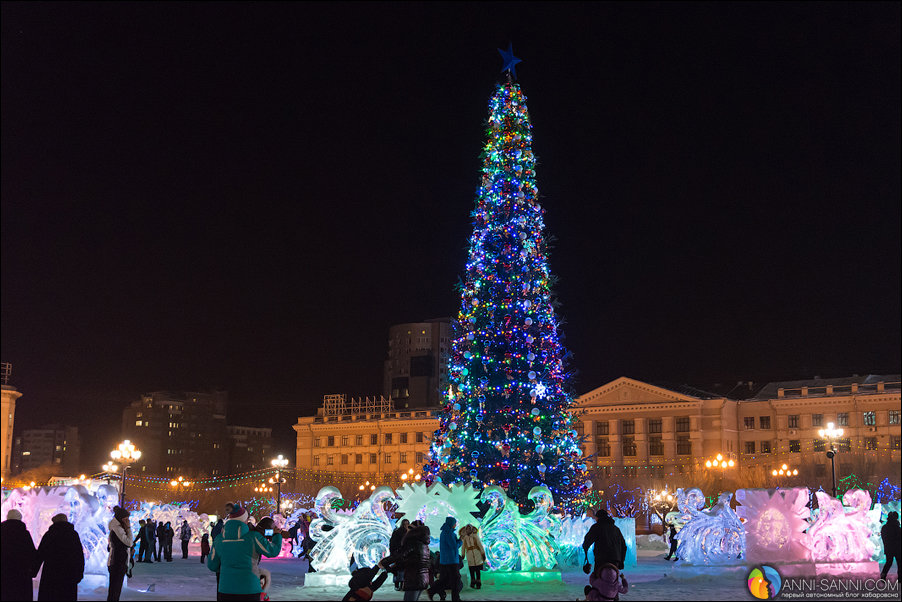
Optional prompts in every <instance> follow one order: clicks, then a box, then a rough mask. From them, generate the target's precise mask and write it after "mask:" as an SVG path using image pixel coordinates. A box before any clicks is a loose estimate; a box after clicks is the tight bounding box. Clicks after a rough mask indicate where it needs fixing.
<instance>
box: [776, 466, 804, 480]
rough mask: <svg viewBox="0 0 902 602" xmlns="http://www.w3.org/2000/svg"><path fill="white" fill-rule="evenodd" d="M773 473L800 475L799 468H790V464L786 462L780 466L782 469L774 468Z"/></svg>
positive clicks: (778, 475)
mask: <svg viewBox="0 0 902 602" xmlns="http://www.w3.org/2000/svg"><path fill="white" fill-rule="evenodd" d="M771 474H772V475H773V476H775V477H797V476H798V475H799V469H798V468H790V467H789V466H788V465H786V464H784V465H783V466H781V467H780V470H777V469H774V470H772V471H771Z"/></svg>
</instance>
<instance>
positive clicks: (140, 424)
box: [135, 420, 144, 426]
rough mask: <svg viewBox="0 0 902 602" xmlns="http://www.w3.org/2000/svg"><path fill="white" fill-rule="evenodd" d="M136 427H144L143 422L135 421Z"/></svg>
mask: <svg viewBox="0 0 902 602" xmlns="http://www.w3.org/2000/svg"><path fill="white" fill-rule="evenodd" d="M135 426H144V421H143V420H135Z"/></svg>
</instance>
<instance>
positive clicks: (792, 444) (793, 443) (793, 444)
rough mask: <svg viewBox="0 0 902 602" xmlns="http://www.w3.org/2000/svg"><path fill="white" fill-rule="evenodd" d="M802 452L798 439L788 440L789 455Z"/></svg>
mask: <svg viewBox="0 0 902 602" xmlns="http://www.w3.org/2000/svg"><path fill="white" fill-rule="evenodd" d="M801 451H802V442H801V441H799V440H798V439H790V440H789V453H791V454H797V453H799V452H801Z"/></svg>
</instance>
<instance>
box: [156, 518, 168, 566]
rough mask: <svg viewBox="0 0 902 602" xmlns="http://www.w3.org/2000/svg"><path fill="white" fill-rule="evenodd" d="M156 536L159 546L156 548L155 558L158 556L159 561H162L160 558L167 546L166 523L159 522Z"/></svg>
mask: <svg viewBox="0 0 902 602" xmlns="http://www.w3.org/2000/svg"><path fill="white" fill-rule="evenodd" d="M156 536H157V546H156V548H155V549H154V558H156V560H157V562H160V558H162V557H163V550H164V549H165V548H166V523H164V522H159V523H157V529H156Z"/></svg>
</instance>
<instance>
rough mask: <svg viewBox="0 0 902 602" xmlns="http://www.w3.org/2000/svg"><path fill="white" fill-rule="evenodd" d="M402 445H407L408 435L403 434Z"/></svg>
mask: <svg viewBox="0 0 902 602" xmlns="http://www.w3.org/2000/svg"><path fill="white" fill-rule="evenodd" d="M401 443H407V433H401Z"/></svg>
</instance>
